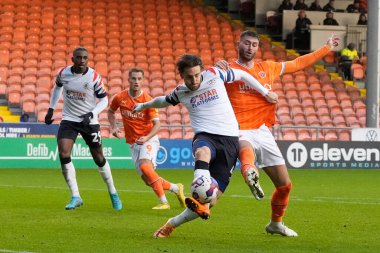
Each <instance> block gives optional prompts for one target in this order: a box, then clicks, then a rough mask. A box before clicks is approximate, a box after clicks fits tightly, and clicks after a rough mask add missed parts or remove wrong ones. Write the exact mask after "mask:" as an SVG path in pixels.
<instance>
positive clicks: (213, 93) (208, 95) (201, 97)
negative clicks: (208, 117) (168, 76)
mask: <svg viewBox="0 0 380 253" xmlns="http://www.w3.org/2000/svg"><path fill="white" fill-rule="evenodd" d="M217 99H219V95H218V91H217V90H216V89H211V90H207V91H205V92H203V93H201V94H198V95H195V96H194V97H191V98H190V104H191V107H192V108H196V107H198V106H200V105H204V104H207V103H209V102H211V101H214V100H217Z"/></svg>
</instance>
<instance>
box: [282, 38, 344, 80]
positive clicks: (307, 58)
mask: <svg viewBox="0 0 380 253" xmlns="http://www.w3.org/2000/svg"><path fill="white" fill-rule="evenodd" d="M339 42H340V41H339V38H338V37H337V36H336V35H335V34H332V35H331V37H330V38H329V39H328V40H327V42H326V45H324V46H323V47H321V48H319V49H317V50H315V51H314V52H312V53H310V54H305V55H303V56H300V57H297V58H296V59H295V60H293V61H286V62H285V71H284V74H287V73H294V72H297V71H299V70H301V69H304V68H306V67H308V66H310V65H312V64H314V63H315V62H317V61H318V60H320V59H322V58H323V57H324V56H326V55H327V54H328V53H329V52H330V51H331V50H333V49H334V48H336V47H337V46H339Z"/></svg>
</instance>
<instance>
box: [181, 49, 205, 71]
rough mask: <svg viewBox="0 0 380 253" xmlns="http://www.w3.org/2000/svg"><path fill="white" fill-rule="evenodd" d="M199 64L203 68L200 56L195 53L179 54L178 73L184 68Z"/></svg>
mask: <svg viewBox="0 0 380 253" xmlns="http://www.w3.org/2000/svg"><path fill="white" fill-rule="evenodd" d="M196 66H200V67H201V68H203V62H202V59H201V57H199V56H198V55H195V54H184V55H182V56H181V58H180V59H179V60H178V61H177V69H178V72H179V73H181V74H182V73H183V71H184V70H185V68H192V67H196Z"/></svg>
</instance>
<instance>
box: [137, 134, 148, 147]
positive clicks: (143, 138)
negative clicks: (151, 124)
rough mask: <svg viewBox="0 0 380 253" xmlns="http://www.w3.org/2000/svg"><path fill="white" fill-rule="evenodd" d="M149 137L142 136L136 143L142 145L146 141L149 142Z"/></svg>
mask: <svg viewBox="0 0 380 253" xmlns="http://www.w3.org/2000/svg"><path fill="white" fill-rule="evenodd" d="M148 140H149V139H148V137H146V136H141V137H140V138H138V139H137V140H136V144H138V145H142V144H144V143H145V142H147V141H148Z"/></svg>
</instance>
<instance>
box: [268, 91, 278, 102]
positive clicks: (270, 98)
mask: <svg viewBox="0 0 380 253" xmlns="http://www.w3.org/2000/svg"><path fill="white" fill-rule="evenodd" d="M265 99H266V100H267V101H268V102H269V103H273V104H276V103H277V102H278V95H277V94H276V93H274V92H271V91H270V92H268V94H267V95H266V96H265Z"/></svg>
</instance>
